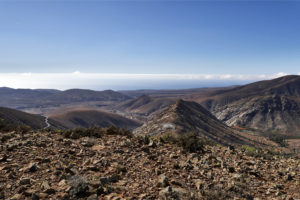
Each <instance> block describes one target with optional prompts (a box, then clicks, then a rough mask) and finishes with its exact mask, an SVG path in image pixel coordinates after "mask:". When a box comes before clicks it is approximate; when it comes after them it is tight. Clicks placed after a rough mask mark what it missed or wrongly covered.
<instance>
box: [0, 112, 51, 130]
mask: <svg viewBox="0 0 300 200" xmlns="http://www.w3.org/2000/svg"><path fill="white" fill-rule="evenodd" d="M0 119H3V120H4V121H5V122H7V123H9V124H12V125H27V126H30V127H31V128H33V129H42V128H44V127H46V123H45V117H43V116H40V115H33V114H29V113H25V112H21V111H18V110H14V109H10V108H4V107H0Z"/></svg>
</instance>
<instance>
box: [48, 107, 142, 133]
mask: <svg viewBox="0 0 300 200" xmlns="http://www.w3.org/2000/svg"><path fill="white" fill-rule="evenodd" d="M50 119H52V120H54V121H57V122H59V123H60V124H62V125H63V126H64V127H65V128H76V127H91V126H101V127H108V126H111V125H113V126H118V127H124V128H127V129H133V128H136V127H138V126H140V125H141V124H140V123H138V122H136V121H134V120H131V119H128V118H125V117H122V116H120V115H117V114H114V113H109V112H105V111H101V110H94V109H89V108H86V109H74V110H68V111H65V112H63V113H59V114H52V115H50Z"/></svg>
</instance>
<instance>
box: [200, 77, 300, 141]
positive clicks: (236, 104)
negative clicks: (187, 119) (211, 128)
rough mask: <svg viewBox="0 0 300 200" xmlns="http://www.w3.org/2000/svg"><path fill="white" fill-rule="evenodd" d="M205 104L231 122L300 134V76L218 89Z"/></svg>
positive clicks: (236, 124)
mask: <svg viewBox="0 0 300 200" xmlns="http://www.w3.org/2000/svg"><path fill="white" fill-rule="evenodd" d="M201 104H202V105H203V106H205V107H206V108H207V109H208V110H210V112H211V113H213V114H214V115H215V116H216V117H217V118H218V119H219V120H221V121H223V122H225V123H226V124H227V125H229V126H241V127H246V128H254V129H258V130H259V131H263V132H276V133H281V134H288V135H299V134H300V133H299V130H300V129H299V128H300V76H285V77H281V78H277V79H273V80H268V81H259V82H255V83H251V84H248V85H244V86H240V87H235V88H232V89H227V90H220V91H216V92H214V93H212V94H210V95H208V96H207V97H206V98H205V100H203V101H201Z"/></svg>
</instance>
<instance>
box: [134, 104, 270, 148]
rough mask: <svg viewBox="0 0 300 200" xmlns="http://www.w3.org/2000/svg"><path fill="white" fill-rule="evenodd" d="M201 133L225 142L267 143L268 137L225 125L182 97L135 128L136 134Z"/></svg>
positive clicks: (236, 143) (211, 138) (203, 135)
mask: <svg viewBox="0 0 300 200" xmlns="http://www.w3.org/2000/svg"><path fill="white" fill-rule="evenodd" d="M172 132H175V133H178V134H185V133H189V132H195V133H197V134H198V135H200V136H202V137H204V138H207V139H209V140H212V141H214V142H216V143H219V144H225V145H242V144H248V145H257V146H259V145H264V142H263V141H264V139H262V138H255V137H250V136H249V135H247V134H243V133H240V132H237V131H235V130H233V129H231V128H230V127H228V126H226V125H225V124H223V123H222V122H221V121H219V120H218V119H217V118H216V117H215V116H213V115H212V114H211V113H210V112H209V111H207V110H206V109H204V108H203V107H202V106H201V105H200V104H198V103H196V102H189V101H183V100H178V101H176V103H174V104H172V105H170V106H169V108H167V109H165V110H164V111H162V112H161V113H160V114H158V115H157V116H155V117H154V118H153V119H151V120H149V121H148V122H147V123H145V124H144V125H143V126H141V127H139V128H137V129H135V130H134V132H133V133H134V134H136V135H151V136H153V135H163V134H165V133H172Z"/></svg>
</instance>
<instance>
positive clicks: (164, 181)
mask: <svg viewBox="0 0 300 200" xmlns="http://www.w3.org/2000/svg"><path fill="white" fill-rule="evenodd" d="M169 185H170V184H169V181H168V178H167V177H166V176H165V175H164V174H161V175H160V176H159V177H158V182H157V186H158V187H167V186H169Z"/></svg>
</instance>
